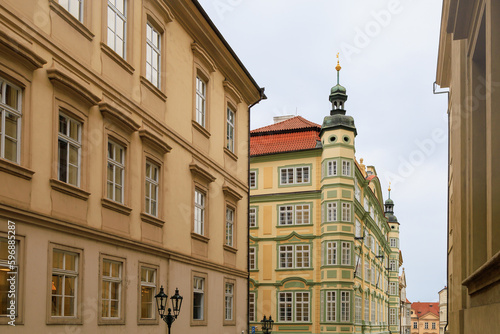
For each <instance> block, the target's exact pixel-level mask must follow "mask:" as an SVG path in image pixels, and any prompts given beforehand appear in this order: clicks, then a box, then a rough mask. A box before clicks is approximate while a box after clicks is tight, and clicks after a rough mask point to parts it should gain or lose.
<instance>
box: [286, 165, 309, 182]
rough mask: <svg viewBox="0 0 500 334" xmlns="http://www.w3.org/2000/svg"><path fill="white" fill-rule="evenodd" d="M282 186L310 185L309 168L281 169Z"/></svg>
mask: <svg viewBox="0 0 500 334" xmlns="http://www.w3.org/2000/svg"><path fill="white" fill-rule="evenodd" d="M280 173H281V178H280V181H281V182H280V183H281V184H282V185H289V184H304V183H309V167H308V166H306V167H293V168H281V169H280Z"/></svg>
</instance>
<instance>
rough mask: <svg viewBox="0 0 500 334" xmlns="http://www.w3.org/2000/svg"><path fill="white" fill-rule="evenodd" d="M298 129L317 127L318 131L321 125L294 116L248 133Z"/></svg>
mask: <svg viewBox="0 0 500 334" xmlns="http://www.w3.org/2000/svg"><path fill="white" fill-rule="evenodd" d="M298 129H317V130H318V132H319V130H321V125H319V124H316V123H314V122H310V121H308V120H307V119H305V118H303V117H301V116H295V117H293V118H289V119H287V120H284V121H282V122H279V123H276V124H271V125H268V126H264V127H262V128H258V129H255V130H252V131H250V133H251V134H256V133H263V132H276V131H290V130H298Z"/></svg>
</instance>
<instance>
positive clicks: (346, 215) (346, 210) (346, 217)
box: [342, 203, 351, 222]
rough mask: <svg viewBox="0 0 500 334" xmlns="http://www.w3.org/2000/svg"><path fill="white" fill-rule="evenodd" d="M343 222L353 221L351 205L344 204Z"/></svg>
mask: <svg viewBox="0 0 500 334" xmlns="http://www.w3.org/2000/svg"><path fill="white" fill-rule="evenodd" d="M342 221H343V222H350V221H351V203H342Z"/></svg>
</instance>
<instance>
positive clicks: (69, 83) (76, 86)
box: [47, 68, 100, 105]
mask: <svg viewBox="0 0 500 334" xmlns="http://www.w3.org/2000/svg"><path fill="white" fill-rule="evenodd" d="M47 76H48V78H49V80H50V81H51V82H52V84H53V85H54V86H60V87H62V88H66V89H69V90H70V91H71V92H73V93H75V94H76V95H78V96H80V97H81V98H82V99H83V100H84V101H86V102H88V103H89V104H90V105H96V104H97V103H98V102H99V100H100V99H99V97H98V96H97V95H95V94H94V93H92V92H91V91H90V90H89V89H88V88H87V87H85V86H84V85H83V84H81V83H79V82H78V81H77V80H76V79H73V78H72V77H71V76H70V75H69V74H67V73H65V72H63V71H62V70H60V69H58V68H49V69H48V70H47Z"/></svg>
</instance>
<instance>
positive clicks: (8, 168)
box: [0, 159, 35, 180]
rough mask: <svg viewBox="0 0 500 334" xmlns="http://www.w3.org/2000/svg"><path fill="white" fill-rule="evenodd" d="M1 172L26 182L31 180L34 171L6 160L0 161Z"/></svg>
mask: <svg viewBox="0 0 500 334" xmlns="http://www.w3.org/2000/svg"><path fill="white" fill-rule="evenodd" d="M0 172H4V173H9V174H11V175H14V176H17V177H20V178H22V179H25V180H31V178H32V177H33V174H35V172H34V171H32V170H31V169H28V168H26V167H23V166H20V165H18V164H16V163H13V162H10V161H8V160H5V159H0Z"/></svg>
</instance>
